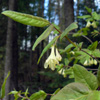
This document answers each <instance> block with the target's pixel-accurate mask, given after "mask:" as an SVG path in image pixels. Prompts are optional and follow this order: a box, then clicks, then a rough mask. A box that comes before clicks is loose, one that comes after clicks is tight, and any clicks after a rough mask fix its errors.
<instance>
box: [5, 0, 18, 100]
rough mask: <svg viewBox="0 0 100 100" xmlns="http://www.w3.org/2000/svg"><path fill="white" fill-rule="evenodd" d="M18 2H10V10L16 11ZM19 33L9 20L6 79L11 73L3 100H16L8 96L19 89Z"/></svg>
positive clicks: (12, 0)
mask: <svg viewBox="0 0 100 100" xmlns="http://www.w3.org/2000/svg"><path fill="white" fill-rule="evenodd" d="M16 3H17V1H16V0H9V10H15V9H16ZM17 46H18V45H17V31H16V23H15V22H14V21H13V20H11V19H10V18H8V26H7V39H6V57H5V72H4V78H5V77H6V76H7V73H8V71H10V72H11V74H10V76H9V78H8V79H7V83H6V93H5V95H6V96H5V98H4V99H3V100H14V99H13V98H10V96H8V95H7V94H8V93H9V92H10V91H11V89H12V88H15V89H16V88H17V68H18V59H17V58H18V48H17Z"/></svg>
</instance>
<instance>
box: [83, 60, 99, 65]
mask: <svg viewBox="0 0 100 100" xmlns="http://www.w3.org/2000/svg"><path fill="white" fill-rule="evenodd" d="M93 64H94V65H97V61H96V60H95V59H94V60H93V59H89V60H86V61H85V62H84V66H91V65H93Z"/></svg>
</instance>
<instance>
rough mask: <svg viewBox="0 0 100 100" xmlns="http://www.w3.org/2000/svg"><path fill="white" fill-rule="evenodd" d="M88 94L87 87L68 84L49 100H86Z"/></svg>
mask: <svg viewBox="0 0 100 100" xmlns="http://www.w3.org/2000/svg"><path fill="white" fill-rule="evenodd" d="M89 93H90V90H89V89H88V87H86V86H85V85H84V84H82V83H70V84H69V85H66V86H65V87H64V88H62V89H61V90H60V91H59V92H58V93H57V94H56V95H55V96H53V97H52V98H51V99H50V100H87V99H86V98H87V96H88V94H89Z"/></svg>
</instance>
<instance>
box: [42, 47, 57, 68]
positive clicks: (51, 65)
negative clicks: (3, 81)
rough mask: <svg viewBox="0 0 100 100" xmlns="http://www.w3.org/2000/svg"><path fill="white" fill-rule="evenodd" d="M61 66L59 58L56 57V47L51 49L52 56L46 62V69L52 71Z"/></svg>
mask: <svg viewBox="0 0 100 100" xmlns="http://www.w3.org/2000/svg"><path fill="white" fill-rule="evenodd" d="M57 64H59V61H58V60H57V57H56V56H55V52H54V45H53V46H52V47H51V54H50V56H49V57H48V59H47V60H46V61H45V64H44V68H48V66H49V68H51V70H55V68H56V65H57Z"/></svg>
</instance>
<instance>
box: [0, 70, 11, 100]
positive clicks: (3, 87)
mask: <svg viewBox="0 0 100 100" xmlns="http://www.w3.org/2000/svg"><path fill="white" fill-rule="evenodd" d="M9 75H10V72H8V75H7V76H6V78H5V79H4V82H3V84H2V87H1V94H0V98H1V99H3V98H4V96H5V85H6V81H7V78H8V77H9Z"/></svg>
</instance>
